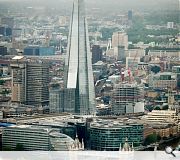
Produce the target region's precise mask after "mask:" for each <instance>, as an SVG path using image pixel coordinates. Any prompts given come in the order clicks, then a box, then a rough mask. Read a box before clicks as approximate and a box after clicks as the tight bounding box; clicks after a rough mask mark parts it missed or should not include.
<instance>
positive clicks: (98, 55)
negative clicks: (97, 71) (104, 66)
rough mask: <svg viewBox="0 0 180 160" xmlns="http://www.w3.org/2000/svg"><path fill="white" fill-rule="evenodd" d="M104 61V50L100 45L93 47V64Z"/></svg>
mask: <svg viewBox="0 0 180 160" xmlns="http://www.w3.org/2000/svg"><path fill="white" fill-rule="evenodd" d="M101 60H102V49H101V48H100V46H99V45H93V46H92V64H94V63H96V62H98V61H101Z"/></svg>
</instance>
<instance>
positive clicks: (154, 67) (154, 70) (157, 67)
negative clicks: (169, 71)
mask: <svg viewBox="0 0 180 160" xmlns="http://www.w3.org/2000/svg"><path fill="white" fill-rule="evenodd" d="M151 71H152V72H154V73H158V72H160V71H161V67H160V66H153V67H151Z"/></svg>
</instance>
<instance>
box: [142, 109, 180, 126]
mask: <svg viewBox="0 0 180 160" xmlns="http://www.w3.org/2000/svg"><path fill="white" fill-rule="evenodd" d="M144 119H145V120H146V121H147V122H149V123H159V124H160V123H165V122H169V123H170V122H177V121H178V115H177V113H176V111H174V110H153V111H152V112H149V113H148V114H147V116H145V117H144Z"/></svg>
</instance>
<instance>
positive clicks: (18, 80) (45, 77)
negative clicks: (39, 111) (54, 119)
mask: <svg viewBox="0 0 180 160" xmlns="http://www.w3.org/2000/svg"><path fill="white" fill-rule="evenodd" d="M10 66H11V70H12V99H11V100H12V102H18V103H22V104H27V105H40V106H41V105H47V104H48V103H49V88H48V86H49V65H48V64H47V63H44V62H38V61H37V62H36V61H35V62H31V61H30V62H28V61H27V60H26V59H23V56H16V57H14V58H13V60H12V63H11V64H10Z"/></svg>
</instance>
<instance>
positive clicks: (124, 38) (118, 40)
mask: <svg viewBox="0 0 180 160" xmlns="http://www.w3.org/2000/svg"><path fill="white" fill-rule="evenodd" d="M118 46H124V47H125V50H127V49H128V35H127V34H126V33H125V32H114V33H113V35H112V47H113V48H115V47H118Z"/></svg>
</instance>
